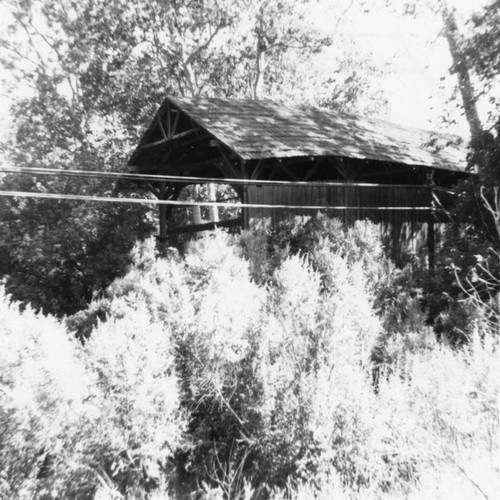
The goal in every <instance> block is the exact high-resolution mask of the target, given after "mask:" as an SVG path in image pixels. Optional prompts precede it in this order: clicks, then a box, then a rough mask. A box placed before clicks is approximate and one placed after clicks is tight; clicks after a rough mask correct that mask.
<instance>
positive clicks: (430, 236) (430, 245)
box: [427, 170, 436, 275]
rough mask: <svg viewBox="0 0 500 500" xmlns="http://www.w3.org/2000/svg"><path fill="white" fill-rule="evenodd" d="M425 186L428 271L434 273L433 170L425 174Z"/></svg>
mask: <svg viewBox="0 0 500 500" xmlns="http://www.w3.org/2000/svg"><path fill="white" fill-rule="evenodd" d="M427 185H428V187H429V201H430V207H429V208H430V212H429V218H428V220H427V249H428V251H429V271H431V275H432V272H433V271H434V266H435V263H436V262H435V260H436V234H435V230H434V229H435V228H434V223H435V218H434V198H433V196H434V192H433V188H434V170H431V171H430V172H429V173H428V174H427Z"/></svg>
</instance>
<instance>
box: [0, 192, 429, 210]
mask: <svg viewBox="0 0 500 500" xmlns="http://www.w3.org/2000/svg"><path fill="white" fill-rule="evenodd" d="M0 196H4V197H14V198H16V197H19V198H38V199H51V200H70V201H90V202H104V203H135V204H146V205H171V206H177V207H194V206H211V207H226V208H290V209H300V210H380V211H393V210H395V211H398V210H411V211H434V209H432V208H430V207H352V206H328V205H270V204H264V203H228V202H217V201H216V202H210V201H187V200H186V201H179V200H158V199H156V200H154V199H149V198H116V197H110V196H88V195H79V194H59V193H32V192H29V191H0Z"/></svg>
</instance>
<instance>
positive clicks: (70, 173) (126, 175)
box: [0, 166, 426, 189]
mask: <svg viewBox="0 0 500 500" xmlns="http://www.w3.org/2000/svg"><path fill="white" fill-rule="evenodd" d="M0 172H4V173H13V174H28V175H52V176H54V175H62V176H65V177H83V178H93V177H97V178H102V179H123V180H125V179H127V180H144V181H167V182H178V183H182V184H239V185H256V186H260V185H277V186H296V187H303V186H339V187H345V186H352V187H370V188H381V189H389V188H398V187H404V188H414V189H417V188H418V189H421V188H423V187H426V186H417V185H404V184H369V183H349V182H320V181H316V182H310V181H270V180H259V179H231V178H218V177H184V176H179V175H159V174H158V175H157V174H139V173H132V172H98V171H95V170H62V169H57V168H42V167H23V168H21V167H2V166H0Z"/></svg>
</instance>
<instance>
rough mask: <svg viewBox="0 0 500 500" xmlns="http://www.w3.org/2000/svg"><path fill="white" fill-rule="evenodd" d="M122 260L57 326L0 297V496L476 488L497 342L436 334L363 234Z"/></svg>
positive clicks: (324, 233) (485, 480)
mask: <svg viewBox="0 0 500 500" xmlns="http://www.w3.org/2000/svg"><path fill="white" fill-rule="evenodd" d="M287 235H288V236H287ZM133 260H134V264H133V265H132V266H131V267H130V269H129V271H128V272H127V274H126V275H125V276H123V277H122V278H120V279H118V280H116V281H115V282H114V283H113V284H112V285H111V286H110V287H109V289H108V291H107V293H106V295H105V296H103V297H101V298H99V299H96V300H95V301H94V302H93V303H92V304H91V305H90V306H89V308H88V309H87V310H86V311H83V312H81V313H79V314H77V315H75V316H73V317H71V318H67V319H66V321H65V322H64V323H61V322H59V321H57V320H56V319H54V318H52V317H49V316H41V315H37V314H35V313H34V312H33V311H31V310H29V309H26V310H24V311H22V312H21V311H20V310H19V308H18V306H17V305H16V304H13V303H11V302H10V301H9V299H8V297H5V296H3V297H2V299H1V301H0V325H2V326H1V327H0V328H1V337H2V346H3V347H2V349H1V350H0V403H1V404H0V498H5V499H7V498H9V499H10V498H23V499H24V498H26V499H27V498H39V499H45V498H47V499H48V498H75V499H91V498H98V499H112V498H113V499H115V498H116V499H125V498H130V499H132V498H151V499H160V498H173V499H176V498H179V499H180V498H200V499H218V498H220V499H223V498H226V499H248V500H250V499H267V498H277V499H279V498H298V499H299V498H300V499H309V498H311V499H313V498H485V497H487V498H493V497H494V495H495V493H496V491H497V489H496V488H498V486H499V484H498V483H499V471H498V465H497V464H498V463H500V460H499V458H500V457H499V452H498V449H499V448H498V444H499V443H498V429H499V425H498V424H499V417H498V396H499V394H498V377H497V375H496V370H497V369H498V361H499V356H498V337H497V336H496V333H495V332H494V331H492V330H491V323H490V322H487V321H483V320H482V319H481V314H479V312H478V311H476V312H475V316H474V321H469V322H468V323H467V326H466V327H464V328H467V329H468V330H467V331H468V335H469V336H470V339H471V341H470V342H469V343H466V344H463V345H462V346H460V347H457V346H451V345H448V344H447V343H443V342H438V341H437V340H436V338H435V335H434V333H433V331H432V329H431V327H429V326H428V325H427V324H426V321H425V309H424V308H423V307H422V301H421V300H420V299H421V296H420V291H419V287H418V285H417V281H416V280H414V279H413V278H412V276H411V275H410V274H409V273H410V270H409V269H404V270H398V269H396V268H395V266H394V265H393V264H392V263H391V262H390V261H389V260H388V259H387V258H386V257H384V252H383V249H382V246H381V244H380V240H379V239H378V237H377V234H376V231H375V229H374V227H373V226H371V225H369V224H367V223H358V224H357V225H356V226H354V227H352V228H350V229H346V228H344V227H343V226H342V225H341V224H340V223H338V222H336V221H331V220H328V219H315V220H313V221H312V222H311V223H309V225H306V226H304V225H299V224H295V226H292V227H290V226H288V227H282V228H281V232H280V230H278V231H276V232H275V233H273V234H270V233H269V232H268V233H266V232H261V233H253V234H249V233H247V234H244V235H242V236H241V237H240V238H236V237H229V236H227V235H226V234H225V233H221V232H216V233H212V234H209V235H206V236H205V237H203V238H201V239H197V240H194V241H192V242H191V243H190V244H189V245H188V247H187V248H186V250H185V252H183V254H182V255H176V254H174V253H172V255H171V256H170V257H168V258H160V257H158V256H157V255H156V253H155V246H154V243H153V242H152V241H146V242H145V243H143V244H141V245H138V246H137V247H136V249H135V250H134V254H133ZM77 339H78V340H77Z"/></svg>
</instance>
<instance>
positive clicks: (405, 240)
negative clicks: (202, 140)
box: [246, 183, 437, 259]
mask: <svg viewBox="0 0 500 500" xmlns="http://www.w3.org/2000/svg"><path fill="white" fill-rule="evenodd" d="M246 200H247V202H248V203H251V204H269V205H298V206H318V205H324V206H329V207H345V208H336V209H335V208H331V209H328V210H322V211H323V212H324V213H326V214H327V215H328V216H329V217H337V218H339V219H340V220H342V221H343V222H345V223H346V224H353V223H354V222H355V221H356V220H364V219H368V220H371V221H372V222H374V223H376V224H377V225H378V226H379V227H380V230H381V234H382V238H383V240H385V242H386V246H387V247H388V248H389V249H390V250H391V254H392V256H393V257H394V258H396V259H397V257H398V255H400V254H401V252H402V251H412V252H415V253H420V254H422V253H426V251H427V230H428V222H429V220H432V217H433V213H432V212H431V207H432V188H431V187H430V186H390V185H387V186H384V185H372V186H370V185H359V184H345V185H342V184H335V185H332V184H320V183H318V184H313V185H308V186H301V185H262V186H254V185H251V186H248V187H247V194H246ZM379 208H383V210H380V209H379ZM391 208H392V210H391ZM316 213H317V211H315V210H310V209H303V208H291V209H284V208H249V209H248V212H247V217H248V219H247V220H248V221H249V225H250V226H253V225H255V224H258V225H262V224H264V225H269V224H271V225H272V224H273V223H275V222H277V221H280V220H283V219H287V218H290V217H297V216H300V217H310V216H313V215H315V214H316ZM434 220H437V219H436V218H435V216H434Z"/></svg>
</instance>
